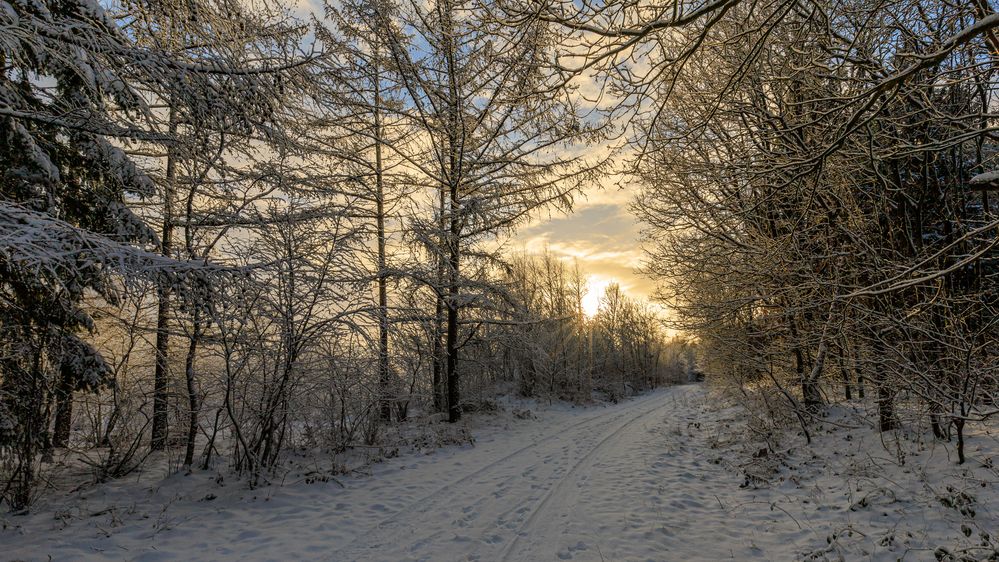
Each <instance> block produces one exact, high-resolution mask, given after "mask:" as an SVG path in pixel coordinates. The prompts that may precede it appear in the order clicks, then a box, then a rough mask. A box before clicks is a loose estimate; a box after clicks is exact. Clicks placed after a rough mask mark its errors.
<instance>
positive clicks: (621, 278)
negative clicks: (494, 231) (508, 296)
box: [511, 179, 655, 308]
mask: <svg viewBox="0 0 999 562" xmlns="http://www.w3.org/2000/svg"><path fill="white" fill-rule="evenodd" d="M633 197H634V193H633V192H632V191H631V190H629V189H623V188H619V187H618V186H617V185H615V182H614V181H613V180H611V179H608V180H605V182H604V183H603V184H602V185H597V186H592V187H591V188H590V189H588V190H587V191H586V192H585V193H584V194H583V195H582V196H580V197H579V198H578V199H577V200H576V204H575V206H574V209H573V212H572V213H571V214H554V215H552V216H551V217H549V216H547V215H545V216H544V217H543V218H541V219H536V220H535V221H534V222H532V223H531V224H529V225H527V226H525V227H522V228H521V230H520V231H518V232H517V234H516V235H515V236H514V237H513V239H512V241H511V243H512V245H513V247H514V248H516V249H524V250H527V251H528V252H543V251H545V249H546V248H547V249H548V250H549V251H550V252H551V253H552V254H554V255H555V256H557V257H560V258H563V259H566V260H568V261H571V260H573V259H575V260H576V261H577V262H578V263H579V266H580V269H582V270H583V272H584V273H586V274H589V275H590V279H589V283H588V288H589V289H590V294H589V295H587V299H585V300H584V308H585V307H586V306H585V305H587V304H589V305H590V307H591V308H593V307H595V305H596V304H597V303H598V302H599V296H600V295H599V294H600V293H602V292H603V288H604V287H606V286H607V285H608V284H609V283H612V282H616V283H618V284H619V285H620V286H621V288H622V289H623V290H624V292H625V293H626V294H627V295H629V296H632V297H635V298H640V299H649V298H650V297H651V296H652V293H653V292H654V290H655V282H654V280H652V279H649V278H647V277H645V276H643V275H642V274H641V273H640V272H639V271H638V269H639V267H640V266H641V263H642V259H643V256H644V254H643V252H642V248H641V239H640V230H641V225H640V224H639V223H638V221H637V220H636V219H635V217H634V216H633V215H632V214H631V213H630V211H629V210H628V205H629V203H630V202H631V200H632V199H633ZM587 300H588V302H586V301H587Z"/></svg>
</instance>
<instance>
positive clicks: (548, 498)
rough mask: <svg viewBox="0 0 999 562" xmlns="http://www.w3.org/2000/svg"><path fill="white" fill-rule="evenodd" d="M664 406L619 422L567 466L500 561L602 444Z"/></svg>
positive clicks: (509, 552) (503, 553)
mask: <svg viewBox="0 0 999 562" xmlns="http://www.w3.org/2000/svg"><path fill="white" fill-rule="evenodd" d="M666 406H667V404H656V406H654V407H653V408H651V409H649V410H645V411H643V412H640V413H639V414H638V415H636V416H634V417H632V418H631V419H629V420H628V421H626V422H624V423H623V424H621V425H620V426H618V427H617V428H616V429H614V431H612V432H610V433H608V434H607V435H605V436H604V437H603V438H601V439H600V441H598V442H597V444H596V445H594V446H593V448H592V449H590V450H589V451H588V452H587V453H586V454H585V455H583V456H582V457H580V459H579V460H578V461H576V462H575V463H574V464H573V465H572V466H571V467H570V468H569V470H567V471H566V472H565V473H564V474H563V475H562V476H561V477H560V478H559V480H558V482H556V483H555V485H553V486H551V487H550V488H549V489H548V491H547V492H546V493H545V495H544V496H543V497H542V498H541V500H540V501H539V502H538V503H537V505H535V507H534V510H533V511H532V512H531V514H530V515H529V516H528V518H527V519H526V520H525V521H524V523H523V524H521V526H520V528H518V529H517V531H516V532H515V533H514V535H513V539H511V540H510V541H509V542H508V543H507V544H506V546H505V547H504V549H503V551H502V553H501V555H500V557H499V560H502V561H504V562H505V561H507V560H510V559H511V558H510V556H511V555H512V554H513V553H514V551H515V550H516V548H517V545H518V544H519V543H520V538H521V537H523V536H525V535H526V534H527V531H528V530H529V529H530V528H531V527H533V526H534V525H535V524H536V523H537V519H538V517H539V515H540V514H541V513H542V512H543V511H544V510H545V508H546V507H547V506H548V505H549V504H550V502H551V501H552V500H553V498H556V497H558V496H559V494H558V493H559V492H560V491H561V490H562V488H563V487H564V486H565V484H566V482H568V481H569V479H570V478H571V477H572V476H573V475H575V474H576V473H578V472H579V470H580V469H581V468H582V467H583V465H584V464H592V463H589V461H590V460H592V459H593V458H594V455H596V454H597V453H598V452H599V451H600V450H601V449H602V448H604V446H605V445H606V444H607V443H608V442H609V441H610V440H611V439H614V438H615V437H617V436H619V435H620V434H621V433H622V432H624V430H626V429H628V428H629V427H631V426H632V425H634V424H635V422H638V421H639V420H642V419H644V418H645V417H647V416H648V415H650V414H652V413H654V412H657V411H659V410H661V409H663V408H664V407H666ZM549 538H550V537H549ZM553 544H554V543H553Z"/></svg>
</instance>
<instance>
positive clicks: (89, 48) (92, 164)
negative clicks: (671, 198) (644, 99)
mask: <svg viewBox="0 0 999 562" xmlns="http://www.w3.org/2000/svg"><path fill="white" fill-rule="evenodd" d="M500 4H501V3H498V2H497V3H493V2H463V1H451V0H441V1H437V2H430V3H415V4H396V3H393V2H390V1H387V0H379V1H376V2H369V1H357V2H353V1H351V2H343V3H339V4H335V5H333V4H331V5H327V6H326V8H325V10H324V11H323V12H322V13H317V14H314V15H313V17H311V18H297V17H295V16H294V15H293V14H292V13H291V12H290V9H291V7H290V5H285V4H281V3H280V2H277V1H275V2H254V3H252V5H250V4H246V5H243V4H239V3H235V4H234V3H233V2H229V1H226V2H216V1H214V0H194V1H189V2H184V3H172V2H167V3H158V2H157V3H140V2H132V1H130V0H126V1H124V2H121V3H112V4H107V5H104V4H98V3H93V2H84V1H76V0H67V1H60V2H54V1H48V0H42V1H40V2H22V1H19V0H15V1H12V2H4V3H3V4H2V8H3V9H0V27H3V29H4V32H3V36H2V37H0V68H2V72H0V503H3V504H4V505H5V506H6V507H8V508H10V509H13V510H21V509H25V508H26V507H27V506H28V505H30V503H31V502H32V500H33V499H34V497H35V495H36V494H37V493H38V491H39V483H40V482H41V481H42V480H41V479H42V478H43V477H44V474H43V473H42V472H40V471H42V469H43V467H44V466H45V465H44V463H45V462H46V461H48V460H50V459H52V458H53V456H54V455H55V453H57V452H71V453H73V455H75V456H74V457H73V458H74V459H75V460H76V461H79V462H85V463H88V464H89V465H90V466H91V468H92V472H93V473H94V475H95V478H96V479H98V480H105V479H110V478H115V477H119V476H121V475H124V474H128V473H129V472H131V471H133V470H135V469H136V468H137V467H139V466H141V465H142V463H143V462H144V461H145V460H146V459H147V458H148V457H149V456H150V455H151V454H153V453H157V454H160V455H162V454H163V453H159V452H161V451H167V452H168V454H170V455H176V456H177V464H178V465H180V466H183V467H187V468H188V469H189V468H192V467H198V466H201V467H211V466H218V465H219V463H224V464H225V465H226V466H228V467H229V468H231V469H232V470H234V471H235V472H236V473H238V474H240V475H243V476H245V477H246V479H247V481H248V482H249V483H250V484H251V485H256V484H258V483H260V482H261V481H263V480H265V479H266V478H267V477H268V475H269V474H271V473H272V471H273V469H274V467H275V466H277V465H278V464H279V462H280V459H281V454H282V451H285V450H287V449H288V447H289V446H292V445H295V446H299V445H301V446H319V447H324V448H326V449H328V450H331V451H334V452H335V451H342V450H344V449H345V448H348V447H350V446H352V445H355V444H358V443H362V442H363V443H369V444H370V443H375V442H377V439H378V435H379V432H380V430H381V428H383V427H384V426H385V424H391V423H395V422H397V421H400V420H404V419H406V418H407V417H409V416H411V415H412V414H413V412H414V411H416V412H419V413H421V414H428V413H430V412H443V413H444V414H445V415H446V417H447V418H448V419H449V420H450V421H452V422H454V421H457V420H458V419H459V418H460V416H461V413H462V411H463V409H464V408H467V407H474V406H475V402H476V401H477V400H482V399H483V398H484V397H487V396H488V395H489V394H490V393H491V392H492V389H493V388H494V387H495V385H496V384H497V383H509V386H511V387H513V388H515V389H516V390H517V391H519V392H521V393H523V394H526V395H532V396H553V397H560V398H567V399H573V400H580V401H583V400H587V399H589V397H590V393H591V391H594V390H597V391H601V390H602V391H604V392H606V393H609V394H611V395H612V396H621V395H624V394H627V393H630V392H634V391H637V390H641V389H645V388H649V387H651V386H655V385H657V384H662V383H665V382H669V381H672V380H676V379H677V378H678V377H680V376H682V370H683V369H684V368H685V365H686V363H685V361H686V359H685V357H686V356H687V355H688V351H689V348H688V347H687V346H686V345H685V344H684V343H683V342H682V341H676V342H672V343H671V342H669V341H668V340H667V337H666V335H665V334H664V333H663V332H662V331H661V329H660V327H659V322H658V319H657V318H656V317H655V315H654V314H653V313H652V312H650V311H649V310H648V309H645V308H643V307H642V306H641V305H639V304H638V303H636V302H634V301H631V300H629V299H627V298H625V297H624V296H623V295H621V293H620V291H619V290H617V289H615V290H614V291H611V292H608V294H607V295H606V297H605V301H606V302H605V306H604V307H603V310H602V311H601V313H600V314H599V315H598V316H597V317H596V318H594V319H586V318H585V317H584V316H583V314H582V312H581V310H580V299H581V298H582V295H583V293H584V292H585V291H584V288H583V284H582V275H581V274H580V273H579V272H578V271H574V270H570V269H568V268H567V266H566V265H565V264H563V263H562V262H560V261H558V260H555V259H553V258H551V257H550V256H546V257H543V258H532V257H528V256H524V257H515V258H513V259H508V257H507V256H504V255H503V254H502V253H501V252H500V251H499V250H497V249H496V247H497V245H496V244H495V239H496V238H497V237H498V236H502V235H505V234H508V233H510V232H512V231H513V229H515V228H516V227H517V226H519V225H521V224H522V223H524V222H525V221H526V220H529V219H530V218H531V217H532V216H535V215H536V214H537V213H539V212H541V211H542V210H545V211H546V212H547V211H550V210H552V209H561V210H568V209H569V208H570V207H571V204H572V198H573V196H574V195H575V194H577V193H578V192H579V190H580V189H581V188H582V187H583V186H585V185H587V184H589V183H590V182H592V181H594V180H595V179H597V178H598V177H599V176H600V174H602V173H603V171H604V168H605V166H606V163H607V161H606V159H605V158H590V157H586V156H580V155H579V154H582V151H581V150H578V147H580V146H582V145H584V144H586V143H589V142H592V141H596V140H599V139H600V138H602V135H603V134H604V131H603V130H602V127H601V125H600V124H599V123H597V122H596V121H594V120H587V119H584V118H583V113H582V112H581V110H580V108H579V107H578V105H577V103H578V101H579V97H578V96H576V95H575V94H574V93H573V89H572V88H571V87H568V86H567V82H566V80H565V76H563V75H562V74H560V73H559V72H556V71H553V69H552V68H551V67H550V63H551V60H552V58H551V57H552V54H553V53H552V48H553V41H554V40H555V39H556V36H555V35H554V33H555V30H557V28H558V26H557V25H556V24H554V23H546V22H544V21H542V20H532V21H528V20H524V21H521V22H508V21H505V20H503V19H502V18H499V17H497V15H498V14H499V13H500V12H501V11H502V9H505V4H506V3H502V4H504V5H503V6H501V5H500ZM591 121H592V122H591ZM40 474H41V476H40Z"/></svg>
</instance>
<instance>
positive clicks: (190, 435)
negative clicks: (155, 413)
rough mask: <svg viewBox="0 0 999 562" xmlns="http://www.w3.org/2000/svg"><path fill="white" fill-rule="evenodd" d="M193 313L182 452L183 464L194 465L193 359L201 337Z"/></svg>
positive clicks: (195, 405) (195, 408) (186, 363)
mask: <svg viewBox="0 0 999 562" xmlns="http://www.w3.org/2000/svg"><path fill="white" fill-rule="evenodd" d="M199 316H200V315H199V314H198V313H197V312H195V313H194V326H193V328H192V330H193V331H192V332H191V338H190V343H189V345H188V348H187V358H186V359H185V361H184V378H185V379H186V381H187V405H188V413H187V415H188V418H187V449H186V451H185V452H184V466H186V467H188V468H190V467H192V466H194V443H195V441H196V440H197V438H198V394H197V389H196V385H195V378H194V359H195V356H196V354H197V352H198V342H199V340H200V339H201V318H200V317H199Z"/></svg>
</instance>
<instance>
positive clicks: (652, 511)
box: [0, 385, 996, 562]
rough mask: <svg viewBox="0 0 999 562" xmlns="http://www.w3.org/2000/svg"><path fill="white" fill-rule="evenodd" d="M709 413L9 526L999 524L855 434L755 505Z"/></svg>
mask: <svg viewBox="0 0 999 562" xmlns="http://www.w3.org/2000/svg"><path fill="white" fill-rule="evenodd" d="M707 400H708V397H707V393H706V391H705V389H704V388H703V387H702V386H701V385H689V386H678V387H672V388H667V389H662V390H659V391H656V392H653V393H650V394H647V395H644V396H641V397H639V398H636V399H633V400H629V401H625V402H622V403H619V404H616V405H603V406H594V407H589V408H571V407H569V406H567V405H564V404H563V405H556V406H555V407H552V408H548V409H544V410H543V411H541V412H540V413H539V419H533V420H517V421H513V422H510V423H508V424H506V423H505V422H503V421H502V420H503V418H497V419H492V420H490V419H486V418H482V419H480V427H478V429H476V430H475V436H476V444H475V446H474V447H471V446H465V447H452V448H447V449H441V450H437V451H435V452H433V453H432V454H425V455H419V454H416V455H403V456H401V457H399V458H394V459H390V460H388V461H386V462H383V463H379V464H376V465H374V466H373V467H372V469H371V472H372V473H371V475H370V476H369V477H352V478H348V479H345V480H343V487H341V486H338V485H336V484H335V483H333V482H315V481H311V480H309V481H304V480H303V481H299V482H294V481H288V482H285V485H283V486H270V487H265V488H261V489H257V490H254V491H247V490H246V489H245V488H243V487H242V486H241V485H240V484H238V483H237V484H235V485H228V486H225V487H222V488H220V487H219V486H218V484H217V483H216V482H215V479H214V476H213V475H212V474H209V473H196V474H194V475H191V476H184V475H180V474H178V475H174V476H171V477H170V478H167V479H166V480H161V481H158V482H157V483H156V484H155V485H154V486H152V487H150V486H149V485H147V484H143V485H140V484H139V483H137V482H134V481H133V482H131V483H129V482H127V481H119V482H115V483H112V484H109V485H104V486H99V487H97V488H94V489H92V490H90V491H87V492H85V493H83V494H77V495H75V496H70V497H67V498H66V499H64V500H61V501H64V502H65V503H64V504H63V505H58V504H57V505H48V506H47V507H46V508H45V509H39V510H37V511H36V513H35V514H33V515H31V516H28V517H27V518H11V519H7V520H6V521H4V524H5V525H6V526H7V527H6V530H5V531H2V532H0V546H2V547H3V549H2V550H0V559H25V560H48V559H49V558H48V557H49V556H51V557H52V559H56V560H94V559H104V560H240V561H251V560H253V561H256V560H280V561H285V560H333V561H354V560H364V561H393V562H394V561H399V560H428V561H449V560H482V561H490V562H491V561H502V560H509V561H535V560H537V561H550V560H554V561H557V560H570V559H571V560H594V561H597V560H607V561H610V560H613V561H626V560H627V561H630V560H637V561H643V560H655V561H674V560H675V561H687V560H725V559H735V560H744V559H754V560H795V559H798V560H800V559H805V558H807V559H817V560H824V559H839V558H838V557H839V556H843V555H845V559H853V557H854V556H860V557H862V558H863V559H869V560H896V559H897V558H899V557H900V556H902V557H904V558H905V559H918V560H922V559H925V556H931V553H932V548H936V546H937V545H941V544H943V545H952V544H955V541H960V540H963V539H964V537H965V536H967V537H970V538H968V539H967V540H968V541H974V540H978V539H977V538H976V537H977V535H975V534H971V535H968V532H967V529H968V528H970V529H977V528H978V527H979V526H981V527H982V529H983V530H984V529H986V528H987V527H989V526H990V525H992V523H993V522H994V521H995V520H996V514H993V513H992V512H991V510H990V509H989V507H988V505H989V501H988V498H989V497H990V495H989V494H991V492H992V488H991V485H989V486H988V487H987V486H986V484H987V481H988V479H989V478H991V477H990V476H989V475H990V474H992V473H991V472H989V469H987V468H983V469H978V470H977V472H976V473H974V474H973V473H971V472H968V470H967V469H961V472H957V471H956V468H955V471H954V474H953V475H951V476H949V477H948V478H950V480H948V481H949V482H953V483H955V486H956V485H957V484H959V483H962V484H961V485H962V486H965V488H963V489H967V490H968V491H969V493H971V494H973V495H978V496H980V497H981V500H980V502H979V503H978V504H977V506H978V511H979V513H978V517H977V518H976V519H969V518H968V517H964V516H962V515H961V514H959V513H957V512H956V511H954V510H948V509H943V508H941V507H940V503H939V501H938V499H937V498H935V497H934V496H933V495H932V494H930V495H927V494H926V492H925V491H926V490H928V489H943V488H944V487H945V486H944V481H943V480H937V479H936V478H928V477H927V476H926V473H925V472H924V471H923V470H922V469H920V466H924V467H945V468H946V467H952V466H953V465H952V464H947V461H946V459H941V458H940V457H939V455H942V454H944V452H943V450H942V449H940V450H933V449H931V450H927V451H926V452H924V453H922V454H921V455H920V457H919V458H918V459H917V458H915V457H913V458H912V459H911V463H910V464H907V465H906V466H905V467H902V466H897V465H893V464H892V463H891V460H890V457H891V455H890V454H888V453H887V452H885V450H884V449H883V447H882V445H881V439H882V438H881V437H879V436H877V434H872V433H870V432H868V433H864V432H861V433H854V434H853V435H849V434H845V433H840V432H839V431H838V430H837V428H836V427H835V426H829V427H828V428H827V429H826V430H824V431H823V432H821V434H820V436H821V437H822V445H821V446H822V447H823V448H824V450H825V451H826V452H827V453H828V455H829V456H826V457H819V456H816V455H814V454H811V453H810V452H809V451H810V449H808V448H804V449H802V450H801V452H800V453H795V454H794V455H793V457H794V459H793V462H795V463H796V465H797V466H798V467H799V469H798V471H796V472H786V471H785V472H783V476H781V477H780V478H779V479H776V480H774V482H773V485H769V486H764V487H761V488H759V489H755V487H754V486H745V487H742V486H740V484H743V482H744V479H745V477H744V476H743V474H742V472H741V470H740V469H739V468H738V464H740V463H742V462H744V461H745V460H746V459H747V458H749V457H750V456H751V455H749V453H750V452H752V451H755V450H756V449H752V445H750V444H741V443H740V442H739V441H738V439H739V437H738V436H739V435H740V433H739V432H738V431H737V428H738V427H741V424H740V423H739V422H738V420H737V418H736V417H734V416H735V414H734V411H733V410H731V409H728V410H725V409H717V408H713V407H711V406H710V405H709V404H707V403H706V401H707ZM505 419H507V420H509V419H510V418H509V417H507V418H505ZM497 424H499V425H497ZM504 425H506V427H503V426H504ZM865 435H867V437H864V436H865ZM983 454H984V453H983ZM823 459H825V460H823ZM829 459H835V460H829ZM788 461H792V458H791V457H789V458H788ZM307 462H308V461H307ZM302 468H303V469H304V468H306V467H304V466H303V467H302ZM978 473H980V474H978ZM974 478H978V480H975V479H974ZM947 489H951V488H949V487H948V488H947ZM858 506H859V507H858ZM53 512H55V514H56V517H55V518H54V519H53V517H52V513H53ZM11 525H13V526H14V527H13V528H12V527H11ZM976 532H977V531H976ZM955 537H956V538H955Z"/></svg>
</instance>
